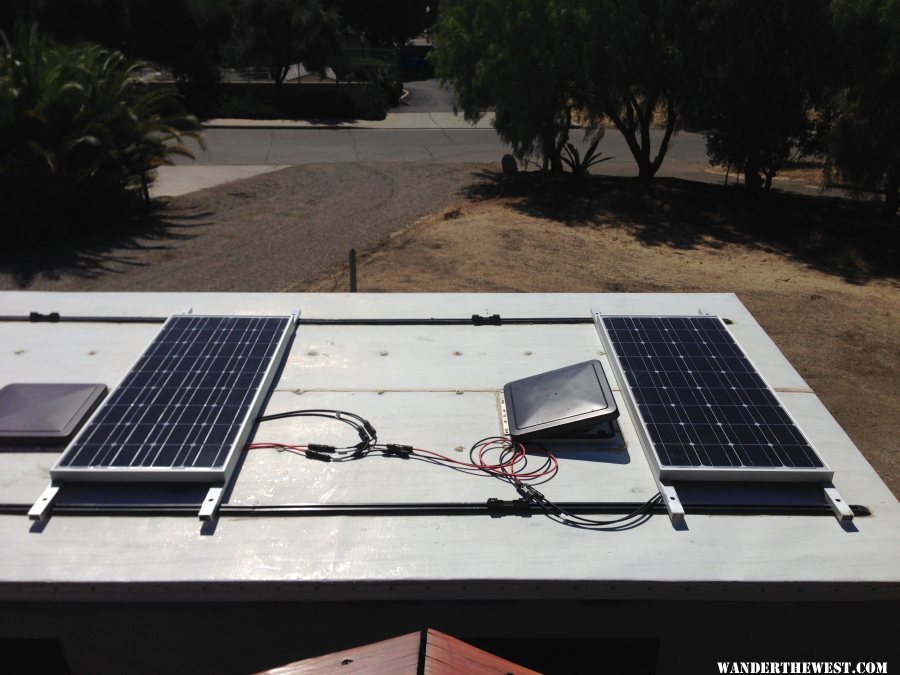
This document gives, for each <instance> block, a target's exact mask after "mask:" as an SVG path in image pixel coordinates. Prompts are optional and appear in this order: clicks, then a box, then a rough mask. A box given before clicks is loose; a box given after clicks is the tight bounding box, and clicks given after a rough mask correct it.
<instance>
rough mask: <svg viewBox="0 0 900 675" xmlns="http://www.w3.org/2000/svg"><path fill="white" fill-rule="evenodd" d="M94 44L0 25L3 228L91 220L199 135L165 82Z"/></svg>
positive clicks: (125, 199) (13, 231)
mask: <svg viewBox="0 0 900 675" xmlns="http://www.w3.org/2000/svg"><path fill="white" fill-rule="evenodd" d="M141 67H143V64H141V63H137V62H130V61H128V60H127V59H126V58H125V57H124V56H123V55H122V54H121V53H119V52H117V51H112V50H107V49H103V48H101V47H99V46H97V45H82V46H77V47H70V46H64V45H56V44H53V43H51V42H49V41H47V40H45V39H43V38H42V37H41V36H40V35H39V34H38V33H37V31H36V30H35V29H32V30H31V31H30V32H27V33H25V32H22V33H20V35H19V36H18V39H17V40H16V44H15V45H12V44H10V43H9V42H8V41H7V39H6V37H5V36H3V35H2V33H0V212H2V213H3V214H4V217H3V220H2V223H3V225H2V226H0V227H2V228H3V234H4V235H5V236H6V237H9V236H16V235H22V234H26V233H27V234H29V235H36V234H42V233H47V232H52V231H59V230H64V229H65V230H71V229H76V228H81V227H86V228H90V227H95V226H99V225H102V224H104V223H108V222H110V221H111V220H113V219H116V218H119V217H121V216H122V215H124V214H127V213H129V212H130V211H132V210H133V209H134V208H136V207H137V206H140V205H141V204H146V203H147V202H148V201H149V196H148V186H149V185H150V183H151V182H152V180H153V172H154V169H155V168H156V167H158V166H160V165H161V164H166V163H169V161H168V160H169V157H170V156H171V155H172V154H181V155H188V156H190V153H189V152H188V150H187V148H186V147H185V146H184V144H183V139H184V137H190V138H194V139H196V140H197V141H198V142H201V143H202V141H201V139H200V135H199V124H198V122H197V120H196V118H193V117H191V116H187V115H185V114H183V112H182V110H181V106H180V104H179V101H178V98H177V93H176V91H175V90H174V89H173V88H159V87H154V88H151V87H149V86H148V85H147V84H146V83H145V82H143V81H142V80H141V79H140V78H139V77H138V75H137V71H138V70H139V69H140V68H141Z"/></svg>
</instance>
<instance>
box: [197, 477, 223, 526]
mask: <svg viewBox="0 0 900 675" xmlns="http://www.w3.org/2000/svg"><path fill="white" fill-rule="evenodd" d="M224 496H225V486H224V485H216V486H213V487H211V488H209V491H208V492H207V493H206V496H205V497H204V498H203V503H202V504H201V505H200V513H199V514H198V515H199V516H200V520H212V519H213V518H215V517H216V513H217V512H218V511H219V507H220V506H221V505H222V498H223V497H224Z"/></svg>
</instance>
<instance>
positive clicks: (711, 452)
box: [602, 316, 832, 480]
mask: <svg viewBox="0 0 900 675" xmlns="http://www.w3.org/2000/svg"><path fill="white" fill-rule="evenodd" d="M602 326H603V329H604V332H605V337H606V341H607V342H608V349H609V351H610V352H611V353H612V355H613V356H614V357H615V358H614V359H612V360H613V362H614V363H613V365H614V366H617V376H619V380H620V384H621V385H622V386H623V388H625V389H626V390H627V391H628V392H630V397H631V402H632V403H633V407H634V409H635V411H636V413H637V417H638V418H639V419H637V420H636V423H639V424H640V428H641V431H642V432H643V433H644V434H645V437H646V440H648V441H649V445H650V446H651V447H652V450H653V457H652V459H653V460H654V461H655V464H656V465H657V466H656V468H657V469H658V472H659V476H660V477H661V478H674V479H678V478H681V479H692V480H697V479H709V480H723V479H730V478H734V479H739V480H747V479H748V478H753V477H756V478H762V479H766V480H830V479H831V476H832V472H831V471H830V470H829V469H828V467H826V466H825V464H824V462H822V460H821V459H820V458H819V456H818V454H817V453H816V451H815V450H814V449H813V447H812V445H811V444H810V442H809V441H808V440H807V439H806V437H805V436H804V435H803V433H802V432H801V431H800V429H799V428H798V427H797V425H796V423H795V422H794V421H793V419H791V416H790V415H789V414H788V413H787V411H786V410H785V409H784V407H783V406H782V405H781V402H780V401H779V400H778V398H777V396H776V395H775V393H774V392H773V391H772V390H771V388H770V387H769V386H768V385H767V384H766V382H765V381H764V380H763V379H762V377H760V375H759V373H758V372H757V371H756V368H755V367H754V366H753V364H752V363H751V362H750V360H749V359H748V358H747V356H746V354H745V353H744V352H743V350H742V349H741V348H740V346H739V345H738V344H737V342H735V340H734V338H733V337H732V336H731V333H729V331H728V329H727V327H726V326H725V324H724V323H723V322H722V320H721V319H719V318H718V317H712V316H697V317H679V316H615V317H613V316H610V317H602Z"/></svg>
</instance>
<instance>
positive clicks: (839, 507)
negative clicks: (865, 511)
mask: <svg viewBox="0 0 900 675" xmlns="http://www.w3.org/2000/svg"><path fill="white" fill-rule="evenodd" d="M822 489H823V490H824V491H825V499H826V501H827V502H828V506H830V507H831V510H832V511H834V516H835V518H837V519H838V520H839V521H840V522H842V523H843V522H846V521H849V520H853V510H852V509H851V508H850V506H849V505H848V504H847V502H845V501H844V499H843V497H841V493H840V492H838V490H837V488H836V487H834V485H833V484H832V483H822Z"/></svg>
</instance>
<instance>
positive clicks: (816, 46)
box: [695, 0, 833, 191]
mask: <svg viewBox="0 0 900 675" xmlns="http://www.w3.org/2000/svg"><path fill="white" fill-rule="evenodd" d="M708 12H709V17H710V20H709V23H708V24H707V25H706V26H705V30H704V33H705V35H704V37H703V40H702V42H703V44H704V45H705V46H706V48H707V49H708V54H707V58H706V59H705V61H706V65H707V71H706V76H705V77H704V78H703V79H702V86H701V87H700V89H699V90H698V91H697V92H696V94H695V96H696V100H697V101H698V102H699V110H698V121H699V122H700V123H701V124H702V125H703V126H704V128H706V129H708V131H707V133H706V145H707V152H708V153H709V157H710V163H711V164H714V165H720V166H728V167H730V168H734V169H736V170H737V171H739V172H741V173H743V175H744V179H745V184H746V186H747V188H748V189H749V190H751V191H758V190H760V189H761V188H762V187H763V186H765V187H767V188H768V187H769V186H771V183H772V178H773V177H774V176H775V174H776V173H777V171H778V170H779V169H780V168H781V167H782V166H783V165H784V164H785V162H787V161H788V159H789V158H790V157H791V156H792V154H793V153H794V151H795V150H796V149H797V148H798V147H799V146H800V145H801V144H802V142H803V140H804V136H805V135H806V134H807V133H808V132H809V129H810V127H811V125H812V122H813V117H812V115H811V111H812V110H813V108H814V107H815V105H816V103H817V102H818V100H819V97H820V96H821V95H822V93H823V91H824V89H825V84H826V82H827V78H828V77H829V73H830V72H831V65H830V61H831V59H830V58H829V55H830V54H831V53H832V52H833V39H832V37H831V31H830V17H829V13H828V6H827V0H770V1H769V2H747V1H746V0H709V4H708Z"/></svg>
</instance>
